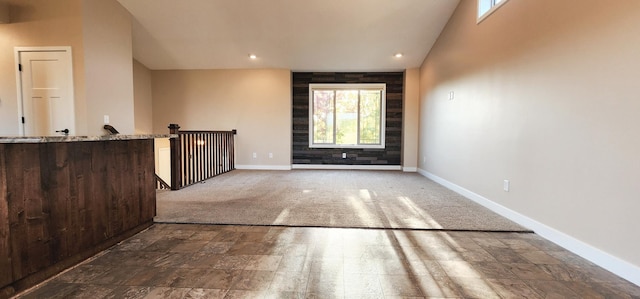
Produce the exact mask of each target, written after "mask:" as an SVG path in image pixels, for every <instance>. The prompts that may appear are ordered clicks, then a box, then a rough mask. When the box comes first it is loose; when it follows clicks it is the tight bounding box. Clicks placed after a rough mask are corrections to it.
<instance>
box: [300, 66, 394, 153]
mask: <svg viewBox="0 0 640 299" xmlns="http://www.w3.org/2000/svg"><path fill="white" fill-rule="evenodd" d="M311 83H386V84H387V107H386V108H387V111H386V114H387V115H386V130H385V134H386V137H385V148H384V149H340V148H336V149H332V148H309V84H311ZM403 84H404V74H403V73H402V72H393V73H293V78H292V85H293V87H292V88H293V90H292V94H293V142H292V144H293V149H292V152H293V159H292V162H293V164H334V165H401V163H402V161H401V157H402V154H401V153H402V98H403V94H402V93H403V90H404V89H403ZM342 153H347V159H342Z"/></svg>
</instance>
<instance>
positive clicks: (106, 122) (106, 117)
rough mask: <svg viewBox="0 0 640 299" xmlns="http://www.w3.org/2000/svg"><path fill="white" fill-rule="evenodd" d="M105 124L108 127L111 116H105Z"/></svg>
mask: <svg viewBox="0 0 640 299" xmlns="http://www.w3.org/2000/svg"><path fill="white" fill-rule="evenodd" d="M104 124H105V125H108V124H109V115H105V116H104Z"/></svg>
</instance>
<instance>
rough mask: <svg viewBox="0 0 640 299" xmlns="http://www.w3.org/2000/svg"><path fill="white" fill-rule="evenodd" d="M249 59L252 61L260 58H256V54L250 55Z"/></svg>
mask: <svg viewBox="0 0 640 299" xmlns="http://www.w3.org/2000/svg"><path fill="white" fill-rule="evenodd" d="M249 58H251V59H257V58H258V56H256V54H249Z"/></svg>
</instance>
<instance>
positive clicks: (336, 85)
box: [309, 83, 387, 149]
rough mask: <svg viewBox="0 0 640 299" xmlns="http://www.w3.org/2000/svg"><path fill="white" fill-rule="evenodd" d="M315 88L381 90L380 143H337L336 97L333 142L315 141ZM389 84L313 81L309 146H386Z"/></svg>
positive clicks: (310, 94)
mask: <svg viewBox="0 0 640 299" xmlns="http://www.w3.org/2000/svg"><path fill="white" fill-rule="evenodd" d="M314 90H379V91H381V99H380V102H381V103H380V143H379V144H347V145H340V144H336V133H337V124H336V114H337V113H336V112H335V98H334V102H333V107H334V113H333V120H334V122H333V123H334V128H333V135H334V136H333V143H314V142H313V139H314V138H313V137H314V132H315V130H314V121H313V115H314V107H315V105H314V102H313V92H314ZM386 106H387V84H386V83H313V84H309V148H351V149H354V148H357V149H384V148H385V131H386V118H387V117H386V111H387V107H386ZM359 107H360V98H358V118H357V123H358V129H357V132H358V142H360V125H359V124H360V108H359Z"/></svg>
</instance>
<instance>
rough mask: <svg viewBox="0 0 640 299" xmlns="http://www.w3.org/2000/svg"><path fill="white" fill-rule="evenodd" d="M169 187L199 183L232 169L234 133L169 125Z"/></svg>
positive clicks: (233, 166) (174, 188)
mask: <svg viewBox="0 0 640 299" xmlns="http://www.w3.org/2000/svg"><path fill="white" fill-rule="evenodd" d="M169 133H170V134H172V135H177V137H176V138H171V139H170V141H169V143H170V151H171V190H179V189H181V188H184V187H187V186H190V185H193V184H196V183H198V182H202V181H204V180H207V179H210V178H212V177H214V176H217V175H220V174H223V173H226V172H229V171H231V170H234V169H235V135H236V134H237V131H236V130H231V131H181V130H180V126H179V125H177V124H170V125H169Z"/></svg>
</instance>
